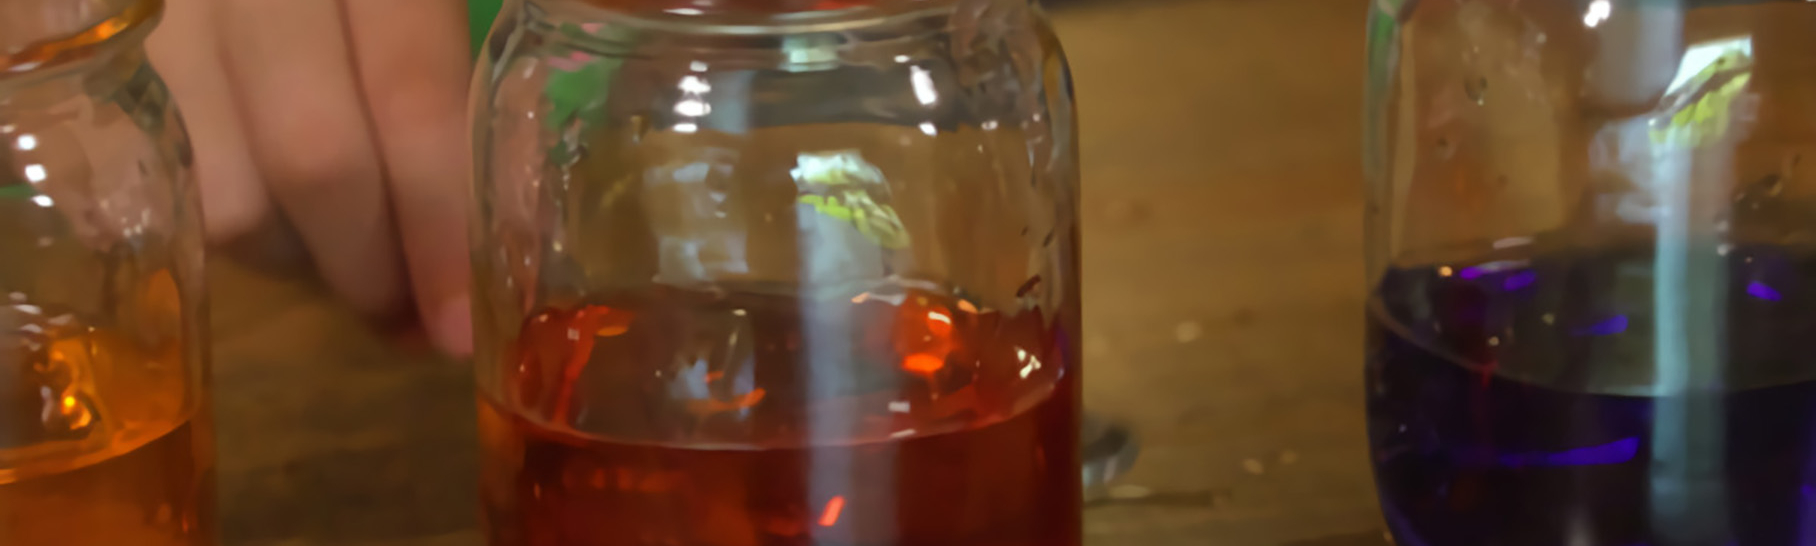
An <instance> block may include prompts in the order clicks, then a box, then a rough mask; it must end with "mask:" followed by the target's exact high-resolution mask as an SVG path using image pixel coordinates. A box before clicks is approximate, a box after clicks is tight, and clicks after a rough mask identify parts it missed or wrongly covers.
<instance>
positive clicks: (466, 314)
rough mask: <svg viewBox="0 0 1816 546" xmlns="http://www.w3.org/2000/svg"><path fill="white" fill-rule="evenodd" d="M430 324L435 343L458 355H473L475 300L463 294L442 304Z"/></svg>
mask: <svg viewBox="0 0 1816 546" xmlns="http://www.w3.org/2000/svg"><path fill="white" fill-rule="evenodd" d="M434 319H435V321H434V322H432V323H430V324H429V327H430V328H431V329H432V330H433V331H432V332H431V334H432V335H434V336H435V344H436V345H439V346H441V350H442V351H445V352H447V353H448V354H449V355H452V356H456V357H467V356H472V355H473V300H472V298H471V297H469V296H465V295H462V296H460V297H457V298H452V299H449V300H448V301H447V302H445V303H442V304H441V308H440V309H438V310H436V312H435V317H434Z"/></svg>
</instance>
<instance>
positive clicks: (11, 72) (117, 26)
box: [0, 0, 164, 79]
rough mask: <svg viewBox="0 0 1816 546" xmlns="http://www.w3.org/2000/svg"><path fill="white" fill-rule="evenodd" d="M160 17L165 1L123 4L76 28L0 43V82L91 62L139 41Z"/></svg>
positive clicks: (127, 1) (135, 0) (140, 0)
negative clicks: (123, 43)
mask: <svg viewBox="0 0 1816 546" xmlns="http://www.w3.org/2000/svg"><path fill="white" fill-rule="evenodd" d="M52 1H64V0H52ZM70 4H73V3H70ZM65 5H69V4H65ZM163 13H164V0H124V1H120V2H118V8H117V9H115V10H112V12H111V13H104V14H100V15H101V16H100V17H99V18H98V19H94V20H92V21H88V22H85V23H82V24H80V25H79V26H71V27H70V28H67V29H63V28H53V29H48V32H46V33H44V35H43V36H32V37H31V38H28V39H27V40H26V41H23V42H22V43H16V44H5V43H0V46H5V49H4V50H0V79H7V78H9V77H13V76H19V75H23V74H28V73H37V72H40V71H42V70H43V69H46V68H50V67H55V66H60V65H66V64H70V63H72V62H77V61H82V60H86V59H90V58H93V57H96V56H99V55H100V54H101V53H102V52H103V51H104V50H105V49H106V48H107V47H108V45H110V44H112V43H116V42H120V41H136V40H134V38H138V39H142V38H143V37H144V36H145V35H146V34H148V33H149V31H150V29H151V28H152V27H154V26H156V22H157V20H158V18H159V17H160V16H162V15H163Z"/></svg>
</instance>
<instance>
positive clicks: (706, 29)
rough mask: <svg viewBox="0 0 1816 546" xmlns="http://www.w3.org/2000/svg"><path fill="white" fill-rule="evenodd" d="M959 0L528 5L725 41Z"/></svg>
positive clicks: (900, 16)
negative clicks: (765, 9)
mask: <svg viewBox="0 0 1816 546" xmlns="http://www.w3.org/2000/svg"><path fill="white" fill-rule="evenodd" d="M957 2H958V0H895V1H888V2H882V3H880V4H867V5H860V6H852V7H845V8H836V9H817V10H799V11H782V12H772V13H754V12H719V13H714V12H702V11H700V10H696V9H691V8H675V9H670V10H663V11H654V12H630V11H625V10H622V9H617V8H612V7H607V6H601V5H597V4H594V3H591V2H586V1H584V0H528V5H529V6H531V7H532V9H535V10H537V11H541V12H545V13H550V14H556V15H560V16H566V17H573V18H575V19H580V20H591V21H600V22H607V21H626V22H630V23H631V24H634V25H636V26H640V27H644V28H650V29H655V30H662V31H674V32H685V33H697V34H716V35H722V36H774V35H781V34H804V33H819V32H843V31H850V30H859V29H862V28H865V27H870V26H874V25H878V24H888V23H890V22H894V21H902V20H912V19H919V18H924V17H927V16H930V15H935V14H939V13H942V12H949V11H951V10H952V9H953V6H954V5H955V4H956V3H957Z"/></svg>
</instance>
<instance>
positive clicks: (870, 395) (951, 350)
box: [480, 287, 1080, 546]
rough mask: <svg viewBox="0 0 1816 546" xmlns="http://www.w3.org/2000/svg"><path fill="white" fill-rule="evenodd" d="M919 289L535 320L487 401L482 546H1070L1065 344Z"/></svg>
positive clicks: (1073, 442)
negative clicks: (485, 543) (486, 539)
mask: <svg viewBox="0 0 1816 546" xmlns="http://www.w3.org/2000/svg"><path fill="white" fill-rule="evenodd" d="M1067 323H1068V321H1066V320H1061V317H1058V316H1055V314H1054V313H1053V312H1051V311H1048V312H1046V313H1043V312H1042V311H1041V310H1038V309H1025V310H1021V311H1018V312H1015V313H1013V314H1010V313H1005V312H1000V311H996V310H992V309H990V308H988V307H986V306H984V305H983V304H981V303H977V302H972V301H968V300H964V299H961V298H955V297H949V296H944V295H941V294H939V293H937V292H934V291H928V290H919V289H905V288H904V289H893V288H887V287H885V288H880V289H875V290H871V291H867V292H863V293H861V294H858V295H857V296H856V297H851V298H850V299H849V301H847V300H846V299H845V297H843V296H842V297H839V298H838V299H835V300H831V301H822V300H813V299H809V298H801V299H797V298H794V297H784V296H765V295H759V294H755V293H731V294H729V295H725V294H708V293H695V292H684V291H669V292H661V293H655V294H642V295H638V296H627V297H618V298H607V299H605V300H602V301H601V302H600V303H596V304H591V305H580V306H575V307H572V308H568V309H561V310H549V311H545V312H542V313H540V314H536V315H534V316H531V317H530V318H529V319H528V320H527V321H526V323H525V325H524V327H523V330H522V332H521V333H520V334H519V337H518V339H517V340H516V342H515V343H514V344H513V346H512V347H511V349H510V351H509V352H508V353H507V354H508V355H510V356H509V358H514V359H515V361H511V362H501V363H499V364H500V365H501V366H502V367H506V368H508V369H509V371H508V373H507V376H506V377H505V378H504V379H503V381H501V382H500V384H501V385H502V388H501V389H495V390H502V391H503V392H498V393H494V394H491V395H487V396H484V397H483V399H482V400H481V408H482V409H481V415H480V424H481V433H482V436H483V438H484V440H485V451H486V461H485V463H486V464H485V475H484V481H483V483H484V496H485V505H486V523H487V526H488V533H489V536H490V540H491V544H492V545H493V546H592V545H615V546H628V545H651V546H654V545H664V546H797V545H798V546H807V545H816V546H1076V545H1077V544H1079V543H1080V514H1079V505H1080V479H1079V459H1078V416H1079V408H1078V406H1079V400H1078V383H1077V369H1076V367H1075V360H1074V358H1075V357H1074V356H1073V355H1075V354H1076V352H1075V347H1076V346H1075V345H1074V343H1073V341H1072V339H1071V338H1070V337H1069V336H1068V335H1067V334H1066V333H1065V332H1064V331H1063V329H1062V328H1061V325H1063V324H1067Z"/></svg>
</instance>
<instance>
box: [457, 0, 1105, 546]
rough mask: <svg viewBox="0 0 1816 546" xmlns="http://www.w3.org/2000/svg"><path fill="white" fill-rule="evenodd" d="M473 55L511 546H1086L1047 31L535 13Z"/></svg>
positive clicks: (495, 468) (994, 7) (623, 10)
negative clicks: (630, 545)
mask: <svg viewBox="0 0 1816 546" xmlns="http://www.w3.org/2000/svg"><path fill="white" fill-rule="evenodd" d="M483 55H484V59H482V63H481V66H480V70H479V71H480V74H479V76H478V83H477V86H476V97H475V99H474V101H475V102H474V104H475V112H476V116H475V124H476V132H475V139H476V146H477V148H476V150H477V157H478V161H479V164H478V169H477V172H478V173H479V174H478V180H477V183H476V184H475V187H474V195H473V206H474V209H473V210H474V215H473V218H474V219H475V220H474V224H473V225H474V237H473V239H472V240H473V241H474V248H473V265H474V271H475V276H476V277H475V278H476V283H477V285H476V291H477V292H476V295H475V300H476V302H475V307H476V316H475V323H476V328H477V329H478V330H479V332H478V333H479V335H478V354H477V366H478V371H479V378H480V385H481V390H482V397H481V398H482V399H481V405H482V408H483V409H482V411H481V420H480V423H481V430H482V436H483V439H484V442H485V446H484V450H485V457H484V476H483V484H484V504H485V516H486V523H487V527H488V531H487V532H488V536H489V538H490V540H491V542H492V544H494V545H497V546H514V545H578V544H616V543H625V542H635V543H647V544H689V545H740V544H844V545H852V546H872V545H874V546H886V545H907V544H929V545H931V544H940V545H950V546H972V545H975V546H985V545H992V546H994V545H1003V546H1008V545H1026V546H1073V545H1076V544H1078V543H1079V533H1080V521H1079V517H1080V515H1079V509H1080V506H1079V505H1080V474H1079V472H1080V471H1079V461H1078V452H1079V449H1078V446H1079V444H1078V435H1079V426H1080V424H1079V409H1078V406H1079V383H1078V375H1079V369H1078V358H1079V351H1078V340H1079V335H1078V334H1079V278H1078V271H1079V269H1078V228H1077V207H1078V202H1077V195H1078V190H1077V167H1076V159H1075V151H1074V149H1073V131H1074V128H1073V109H1072V100H1071V90H1070V89H1069V80H1068V77H1069V76H1068V74H1067V71H1066V67H1065V62H1064V60H1063V57H1062V55H1061V53H1060V50H1059V47H1058V44H1057V41H1056V39H1055V37H1054V35H1053V33H1052V30H1051V29H1050V27H1049V26H1048V25H1047V23H1046V21H1045V19H1044V17H1043V16H1042V14H1041V13H1039V12H1038V11H1037V9H1036V8H1035V6H1033V5H1031V4H1030V3H1029V2H1027V1H1026V0H884V1H845V2H833V1H827V2H818V3H815V2H798V1H797V2H787V1H774V2H755V1H720V2H698V1H692V2H684V1H674V2H668V1H663V0H647V1H644V0H620V1H605V0H597V1H591V2H583V1H579V0H529V1H526V2H519V3H516V4H515V5H513V6H509V7H507V9H506V13H505V14H504V15H503V17H501V21H500V22H499V24H498V27H497V28H496V29H495V30H494V33H493V35H492V37H491V38H490V43H489V44H487V46H486V48H485V53H484V54H483Z"/></svg>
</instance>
